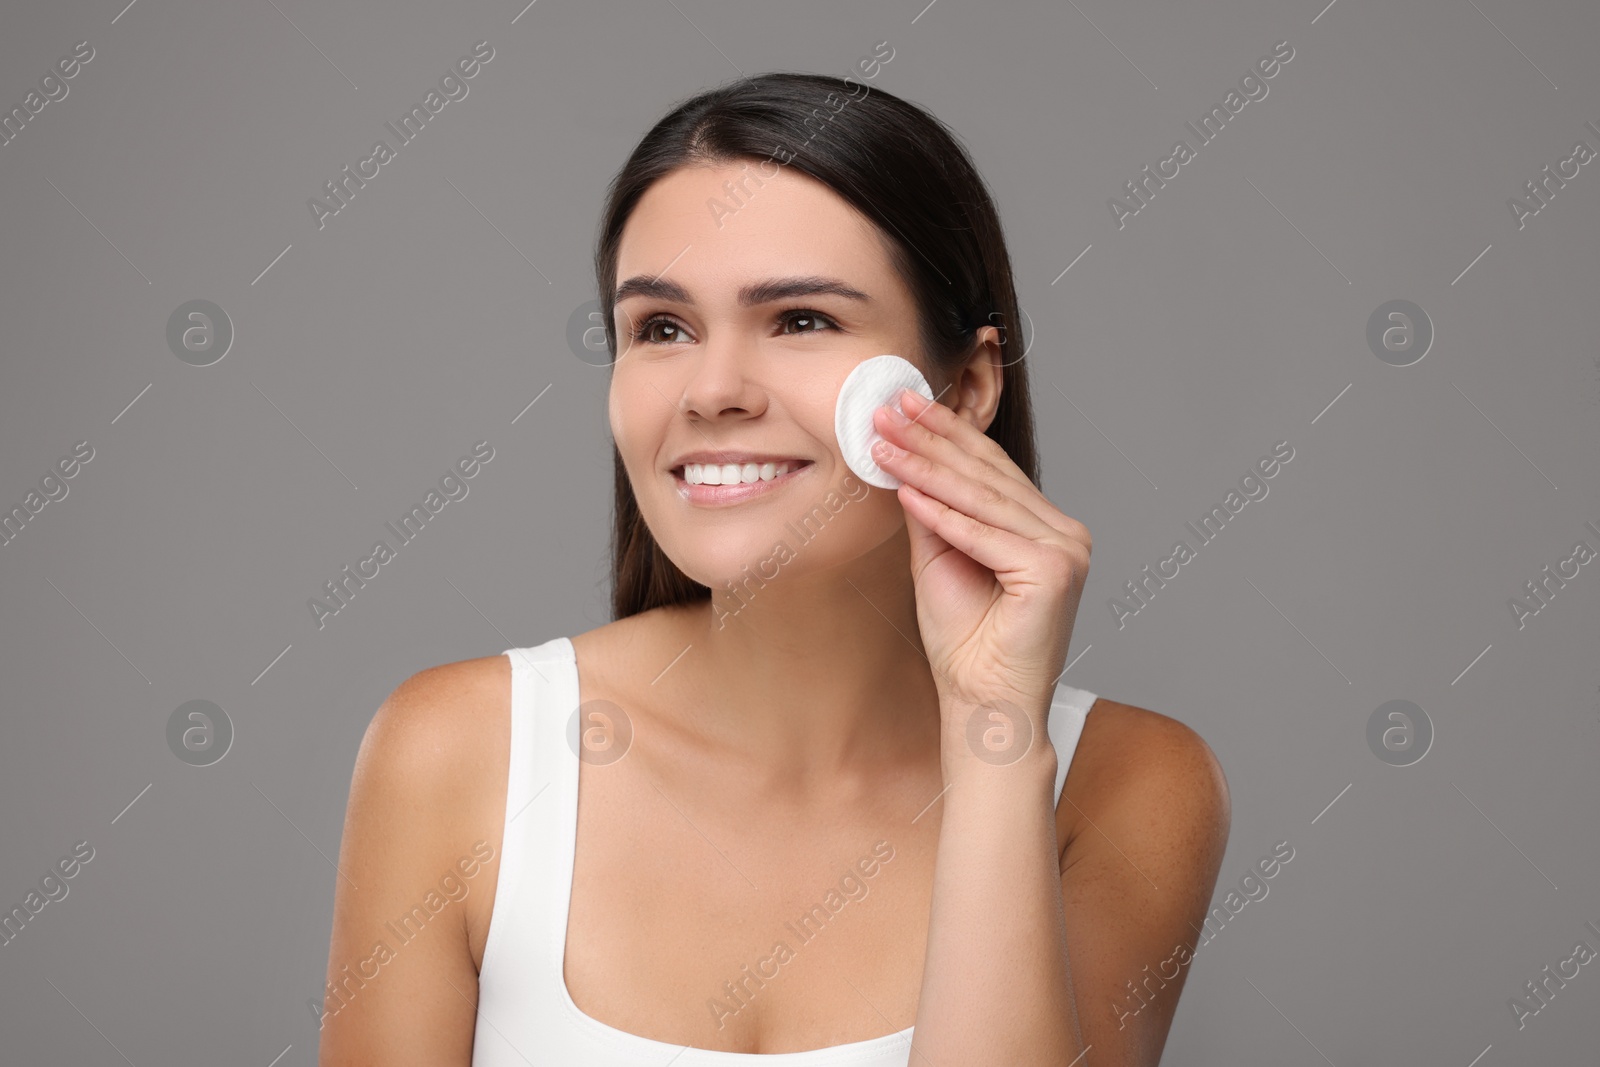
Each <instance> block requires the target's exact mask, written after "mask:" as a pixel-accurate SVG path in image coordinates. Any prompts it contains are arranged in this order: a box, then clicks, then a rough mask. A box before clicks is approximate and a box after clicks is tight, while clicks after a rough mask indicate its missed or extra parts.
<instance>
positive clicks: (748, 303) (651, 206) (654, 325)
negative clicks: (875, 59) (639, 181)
mask: <svg viewBox="0 0 1600 1067" xmlns="http://www.w3.org/2000/svg"><path fill="white" fill-rule="evenodd" d="M617 286H618V292H619V293H621V294H622V295H621V297H620V298H619V299H618V300H617V305H616V315H615V321H614V327H615V330H616V336H617V351H618V353H619V355H618V358H617V361H616V363H615V365H614V367H613V370H612V378H611V393H610V405H609V407H610V418H611V432H612V436H613V438H614V439H615V441H616V443H617V448H618V451H619V452H620V454H621V456H622V461H623V464H624V466H625V467H626V468H627V472H628V477H629V478H630V479H631V481H632V483H633V490H634V494H635V496H636V497H637V499H638V502H639V508H640V511H641V512H642V513H643V515H644V519H645V522H647V523H648V524H649V526H650V530H651V532H652V533H653V534H654V535H655V538H656V541H657V543H658V544H660V545H661V548H662V550H663V551H664V552H665V553H666V554H667V556H668V557H669V558H670V559H671V560H672V561H673V562H674V563H675V564H676V565H677V566H678V567H679V568H680V569H681V570H682V571H683V572H684V573H685V574H687V575H688V576H689V577H691V578H693V579H694V580H695V581H697V582H700V583H701V584H703V585H706V586H709V587H710V588H711V589H712V591H713V594H714V597H715V594H717V593H718V592H720V591H722V590H724V589H725V588H726V586H727V583H728V582H730V581H732V582H737V583H740V588H741V589H743V588H745V587H746V584H747V583H748V587H749V588H750V589H751V594H749V595H753V593H754V590H755V588H756V586H757V585H758V584H759V583H757V582H753V581H751V578H752V576H759V578H760V579H761V580H765V581H772V580H773V579H775V578H776V577H777V576H778V575H779V574H780V573H781V574H782V575H783V576H784V577H786V578H791V579H792V578H797V577H801V576H802V575H808V574H816V573H818V572H820V571H823V570H827V569H830V568H833V567H837V566H839V565H841V564H844V563H848V562H849V561H851V560H855V559H857V558H859V557H861V556H862V555H864V554H865V553H867V552H868V551H870V550H871V549H873V548H875V547H877V546H879V545H881V544H882V543H883V542H884V541H885V540H886V539H887V538H889V537H890V536H891V535H893V534H895V533H897V532H898V531H899V530H900V529H901V528H902V527H903V526H904V523H905V516H904V513H903V511H902V509H901V506H900V502H899V499H898V497H897V495H896V494H895V493H894V491H892V490H886V489H878V488H874V487H871V486H868V485H867V484H866V483H865V482H862V481H861V480H860V479H859V478H858V477H857V476H856V475H854V474H853V473H852V472H851V471H850V468H849V467H848V466H847V465H846V464H845V462H844V459H843V457H842V456H841V455H840V452H839V444H838V441H837V439H836V438H835V436H834V426H833V414H834V402H835V400H836V399H837V397H838V394H839V387H840V385H841V384H842V383H843V381H844V379H845V376H846V375H848V374H849V373H850V371H851V370H852V369H853V368H854V367H855V366H856V365H857V364H859V363H861V362H862V361H863V360H866V359H870V358H872V357H873V356H877V355H881V354H883V353H893V354H895V355H898V356H901V357H903V358H905V359H908V360H910V361H911V362H912V363H914V364H916V365H917V367H918V368H919V369H920V370H921V371H922V372H923V375H924V376H925V377H926V378H927V379H928V381H929V383H930V385H932V387H933V391H934V393H935V394H938V393H939V392H940V390H941V387H942V382H940V381H936V380H935V376H934V375H933V374H930V373H929V368H928V366H927V365H926V363H925V362H924V359H923V356H922V353H921V352H920V350H919V348H918V344H917V340H916V338H917V316H916V307H915V304H914V301H913V299H912V296H911V292H910V290H909V289H907V288H906V286H905V284H904V282H902V281H901V279H900V278H899V276H898V275H897V274H896V272H895V271H894V270H893V269H892V268H891V266H890V263H889V257H888V252H887V250H886V248H885V246H884V244H883V243H882V241H881V239H880V238H879V236H878V234H877V232H876V230H875V228H874V227H873V225H872V224H871V223H870V222H869V221H868V220H867V219H866V218H865V217H864V216H863V215H861V214H860V213H859V212H857V211H856V209H855V208H854V207H852V206H851V205H849V204H848V203H846V202H845V201H844V200H843V199H842V198H840V197H839V196H838V195H837V194H836V193H834V192H833V191H832V190H831V189H829V188H828V187H827V186H825V185H823V184H821V183H820V182H817V181H816V180H814V179H812V178H810V177H808V176H806V175H804V174H801V173H799V172H798V171H795V170H793V169H792V168H780V167H778V165H777V164H776V163H775V162H767V163H755V162H751V163H744V162H740V163H737V164H724V165H719V166H715V167H706V166H695V167H683V168H680V169H678V170H676V171H674V172H672V173H670V174H668V175H667V176H666V177H664V178H662V179H660V180H659V181H657V182H656V183H655V185H653V186H652V187H651V188H650V189H649V191H648V192H646V193H645V195H644V196H643V197H642V198H641V199H640V201H639V203H638V205H637V206H636V208H635V209H634V211H633V214H632V216H631V217H630V218H629V220H628V222H627V224H626V226H625V228H624V230H623V233H622V240H621V244H620V249H619V253H618V259H617ZM828 289H831V290H833V291H825V290H828ZM686 456H687V457H689V459H690V460H707V461H710V462H712V463H714V464H721V463H735V464H737V465H738V466H740V467H741V468H744V463H745V462H746V461H749V462H755V461H756V460H757V459H759V458H767V459H769V460H770V461H774V462H776V461H782V460H789V461H791V462H790V467H791V473H789V474H788V475H787V476H780V477H777V478H774V479H772V480H771V481H769V482H764V483H762V486H758V487H754V491H752V489H751V488H745V489H734V488H732V487H731V486H729V485H722V486H712V485H691V484H689V482H688V481H687V480H686V477H685V476H686V474H688V473H689V472H688V471H686V469H685V466H684V465H685V457H686ZM742 473H743V471H742V470H741V474H742ZM721 476H722V475H720V474H718V475H715V476H714V477H721Z"/></svg>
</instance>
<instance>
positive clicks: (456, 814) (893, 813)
mask: <svg viewBox="0 0 1600 1067" xmlns="http://www.w3.org/2000/svg"><path fill="white" fill-rule="evenodd" d="M596 273H597V276H598V280H599V292H600V302H601V306H602V309H603V312H604V316H603V317H604V319H605V321H606V322H607V324H608V326H607V329H608V342H609V344H610V349H611V352H612V354H613V355H614V357H615V361H614V363H613V365H612V369H611V383H610V401H609V411H610V422H611V430H612V435H613V438H614V441H615V450H614V454H613V467H614V483H615V493H616V505H615V506H616V512H615V527H614V530H613V545H612V550H613V551H612V555H613V562H614V579H615V585H614V590H613V594H614V595H613V604H612V607H613V614H614V616H615V621H613V622H611V623H609V624H607V625H604V626H601V627H598V628H597V629H594V630H590V631H588V632H586V633H582V634H578V635H575V636H573V637H571V638H568V637H565V636H560V637H552V638H549V639H547V640H545V641H543V642H542V643H538V644H535V645H532V646H529V647H526V648H515V649H508V650H507V651H506V652H505V653H503V654H501V655H498V656H486V657H483V658H481V659H474V660H468V661H465V662H461V663H452V664H448V665H445V666H440V667H435V668H433V669H431V670H425V671H422V672H420V673H419V674H417V675H415V676H413V677H411V678H410V679H408V680H406V681H405V682H404V683H403V684H402V685H400V686H399V687H398V688H397V689H396V690H395V691H394V693H393V694H391V696H390V697H389V699H388V700H387V701H386V702H385V703H384V704H383V706H382V707H381V708H380V709H379V710H378V712H377V714H376V716H375V717H374V719H373V721H372V724H371V726H370V727H369V728H368V730H367V733H366V736H365V738H364V740H363V743H362V746H361V751H360V754H359V757H358V759H357V763H356V767H355V773H354V778H353V783H352V786H351V793H350V804H349V811H348V815H347V821H346V824H345V833H344V841H343V845H342V849H341V859H340V864H339V866H340V877H339V879H338V882H337V891H336V892H337V896H336V902H335V913H334V928H333V939H332V947H331V952H330V960H329V967H328V978H329V982H328V987H327V996H326V998H325V1003H324V1009H323V1010H324V1014H323V1019H322V1036H321V1063H322V1064H323V1065H324V1067H334V1065H340V1067H345V1065H349V1067H355V1065H362V1067H365V1065H376V1064H382V1065H385V1067H403V1065H412V1064H415V1065H427V1067H441V1065H448V1064H453V1065H458V1067H467V1065H469V1064H470V1065H475V1067H513V1065H521V1064H541V1065H542V1064H560V1065H568V1064H573V1065H585V1067H588V1065H600V1067H609V1065H619V1067H620V1065H633V1064H638V1065H657V1067H666V1065H667V1064H673V1065H676V1067H707V1065H732V1064H757V1063H759V1064H773V1065H781V1067H802V1065H823V1064H826V1065H829V1067H847V1065H850V1067H869V1065H871V1067H887V1065H890V1064H894V1065H905V1064H909V1063H912V1062H916V1063H918V1064H932V1065H936V1067H979V1065H991V1064H992V1065H1005V1067H1016V1065H1032V1064H1039V1065H1044V1064H1049V1065H1051V1067H1065V1065H1067V1064H1070V1063H1083V1064H1087V1065H1105V1067H1110V1065H1122V1067H1133V1065H1139V1067H1149V1065H1153V1064H1156V1063H1157V1061H1158V1060H1159V1058H1160V1054H1161V1049H1162V1046H1163V1044H1164V1043H1165V1041H1166V1036H1167V1032H1168V1028H1169V1027H1170V1025H1171V1022H1172V1018H1173V1012H1174V1010H1175V1008H1176V1006H1177V1001H1178V994H1179V991H1180V990H1181V989H1182V988H1183V984H1184V979H1185V978H1186V976H1187V968H1186V967H1185V966H1184V965H1183V964H1186V963H1187V961H1188V958H1189V956H1188V954H1189V952H1190V951H1192V948H1193V946H1194V944H1195V940H1196V937H1195V935H1196V934H1197V933H1198V931H1199V929H1200V926H1199V923H1200V922H1201V921H1202V920H1203V917H1204V915H1205V913H1206V909H1207V904H1208V902H1209V898H1210V895H1211V891H1212V888H1213V887H1214V885H1215V881H1216V876H1217V871H1218V867H1219V866H1220V863H1221V859H1222V855H1223V851H1224V848H1225V846H1226V843H1227V834H1228V826H1229V819H1230V814H1229V801H1228V791H1227V784H1226V780H1225V778H1224V776H1223V774H1222V771H1221V769H1220V767H1219V766H1218V764H1217V761H1216V759H1215V758H1214V757H1213V755H1212V752H1211V750H1210V749H1209V748H1208V747H1207V745H1206V744H1205V742H1204V741H1203V740H1201V739H1200V738H1199V737H1198V736H1197V735H1196V734H1195V733H1194V732H1193V731H1191V730H1190V729H1189V728H1188V727H1186V726H1184V725H1183V724H1182V723H1181V722H1179V721H1178V720H1176V719H1174V718H1169V717H1167V716H1165V715H1161V714H1158V713H1156V712H1153V711H1148V710H1145V709H1142V708H1137V707H1132V706H1129V705H1125V704H1119V703H1115V702H1113V701H1110V700H1107V699H1105V698H1103V697H1100V698H1096V695H1095V694H1094V693H1092V692H1089V691H1088V690H1083V689H1078V688H1075V687H1073V686H1070V685H1066V684H1064V683H1062V682H1061V681H1060V680H1059V679H1060V677H1061V674H1062V671H1063V668H1064V666H1065V663H1066V656H1067V649H1068V645H1069V643H1070V638H1071V635H1072V626H1073V621H1074V617H1075V615H1076V611H1077V607H1078V600H1079V596H1080V594H1081V592H1082V589H1083V583H1084V579H1085V576H1086V574H1087V570H1088V563H1089V551H1090V538H1089V532H1088V531H1087V530H1086V529H1085V528H1084V526H1083V524H1082V523H1080V522H1078V521H1077V520H1075V519H1072V518H1070V517H1068V516H1067V515H1065V514H1063V513H1062V512H1061V511H1060V510H1058V509H1057V508H1056V506H1055V505H1054V504H1052V503H1051V502H1050V501H1049V500H1048V499H1046V498H1045V496H1044V495H1043V494H1042V493H1041V492H1040V490H1039V489H1038V488H1037V483H1038V474H1037V470H1036V457H1035V454H1034V443H1033V424H1032V414H1031V409H1030V406H1029V396H1028V383H1027V378H1026V362H1025V361H1024V360H1023V359H1022V358H1021V355H1022V354H1021V352H1020V351H1019V349H1020V331H1019V330H1018V328H1017V323H1018V310H1017V299H1016V295H1015V292H1014V289H1013V284H1012V278H1011V269H1010V264H1009V260H1008V255H1007V251H1006V247H1005V243H1004V240H1003V237H1002V232H1001V227H1000V222H999V219H998V217H997V214H996V211H995V208H994V204H993V202H992V200H991V199H990V196H989V194H988V192H987V190H986V188H985V186H984V183H983V181H982V179H981V178H980V177H979V175H978V174H977V172H976V171H975V169H974V168H973V166H972V164H971V161H970V160H969V159H968V157H967V155H966V153H965V151H964V150H963V149H962V147H961V146H960V145H959V144H958V143H957V141H956V140H955V139H954V137H953V136H952V135H951V134H950V132H949V131H948V130H947V129H946V128H945V127H944V126H943V125H942V124H941V123H939V122H938V120H936V119H935V118H933V117H932V116H930V115H929V114H927V113H926V112H924V111H923V110H921V109H920V108H918V107H916V106H914V105H912V104H909V103H907V102H905V101H903V100H900V99H897V98H896V97H894V96H892V95H891V94H889V93H886V92H883V91H881V90H869V89H867V87H866V86H864V85H860V84H857V83H854V82H851V81H849V80H840V79H836V78H828V77H821V76H816V75H810V74H795V73H778V74H766V75H762V76H758V77H751V78H746V79H743V80H740V81H737V82H734V83H732V84H730V85H728V86H725V87H723V88H719V89H715V90H713V91H710V92H706V93H704V94H702V95H700V96H697V97H695V98H693V99H691V100H689V101H687V102H686V103H683V104H682V105H680V106H679V107H677V108H676V109H675V110H673V111H672V112H671V113H670V114H668V115H667V116H666V117H665V118H663V119H662V120H661V121H660V122H659V123H658V124H657V125H656V126H655V127H654V128H653V129H652V130H650V132H649V133H648V134H647V135H646V136H645V138H644V140H643V141H642V142H641V143H640V144H639V146H638V147H637V148H636V149H635V151H634V153H633V155H632V156H631V157H630V158H629V160H628V162H627V164H626V166H625V167H624V168H623V170H622V172H621V173H620V174H619V175H618V177H617V178H616V180H615V181H614V182H613V184H612V186H611V190H610V196H609V198H608V200H607V203H606V207H605V213H604V217H603V219H602V226H601V235H600V242H599V248H598V252H597V255H596ZM885 353H892V354H896V355H900V356H902V357H903V358H905V359H907V360H909V361H911V362H912V363H913V364H915V365H916V366H917V367H918V368H919V369H920V370H921V372H922V373H923V375H924V377H925V378H926V379H927V382H928V384H929V386H930V388H931V391H932V392H933V393H934V394H935V400H934V402H932V403H929V402H927V401H925V400H923V399H922V398H920V397H918V396H917V395H915V394H913V393H909V392H908V393H905V394H903V395H902V396H901V398H900V403H901V406H902V407H903V409H904V415H905V416H906V417H905V418H901V419H897V418H896V417H895V412H894V411H893V405H885V406H884V407H881V408H878V409H877V410H876V412H875V414H874V415H873V424H872V427H873V429H875V430H876V432H877V433H878V434H879V435H881V436H882V437H883V438H885V439H886V440H887V441H888V442H889V443H890V444H892V445H893V446H895V449H896V450H895V451H894V452H893V453H892V454H891V455H886V456H883V457H881V458H879V459H878V460H877V462H878V463H879V465H880V466H881V467H882V469H883V470H885V471H887V472H889V473H890V474H892V475H894V476H895V477H896V478H898V479H900V480H901V481H902V482H903V484H902V485H901V486H900V487H899V488H898V489H881V488H876V487H874V486H871V485H868V484H866V483H864V482H862V481H861V480H859V479H858V478H856V476H855V475H854V474H852V473H851V469H850V467H849V466H848V465H847V463H846V461H845V459H844V456H843V454H842V452H841V445H840V443H839V441H838V439H837V438H836V436H835V427H834V411H835V403H836V399H837V397H838V394H839V391H840V388H841V385H842V383H843V382H844V379H845V377H846V376H847V375H848V374H849V373H850V371H851V370H852V369H853V368H854V367H856V366H857V365H858V364H860V363H861V362H863V361H864V360H867V359H870V358H872V357H874V356H878V355H881V354H885ZM550 458H551V461H553V462H567V463H585V462H587V461H586V460H585V459H584V457H582V456H576V455H567V456H559V457H557V456H552V457H550ZM531 473H533V474H534V475H535V476H537V473H538V472H537V471H534V472H531ZM735 483H738V484H735ZM530 488H531V490H532V491H534V492H537V491H538V487H537V486H536V485H533V486H530ZM538 562H539V563H550V562H552V561H548V560H539V561H538ZM1069 769H1070V771H1071V773H1070V775H1069V774H1068V770H1069ZM580 772H581V773H580ZM1179 961H1181V962H1179ZM1085 1053H1086V1054H1085ZM1080 1057H1081V1058H1080Z"/></svg>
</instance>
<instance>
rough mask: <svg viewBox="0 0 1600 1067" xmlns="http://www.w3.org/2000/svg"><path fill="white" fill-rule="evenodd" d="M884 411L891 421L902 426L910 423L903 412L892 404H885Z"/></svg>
mask: <svg viewBox="0 0 1600 1067" xmlns="http://www.w3.org/2000/svg"><path fill="white" fill-rule="evenodd" d="M884 410H885V411H887V412H888V413H889V418H890V419H891V420H892V421H894V422H897V423H899V424H900V425H902V426H904V425H906V424H907V423H909V422H910V421H911V420H910V419H908V418H906V415H905V412H903V411H901V410H900V409H899V408H897V407H895V406H894V405H893V404H885V405H884Z"/></svg>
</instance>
